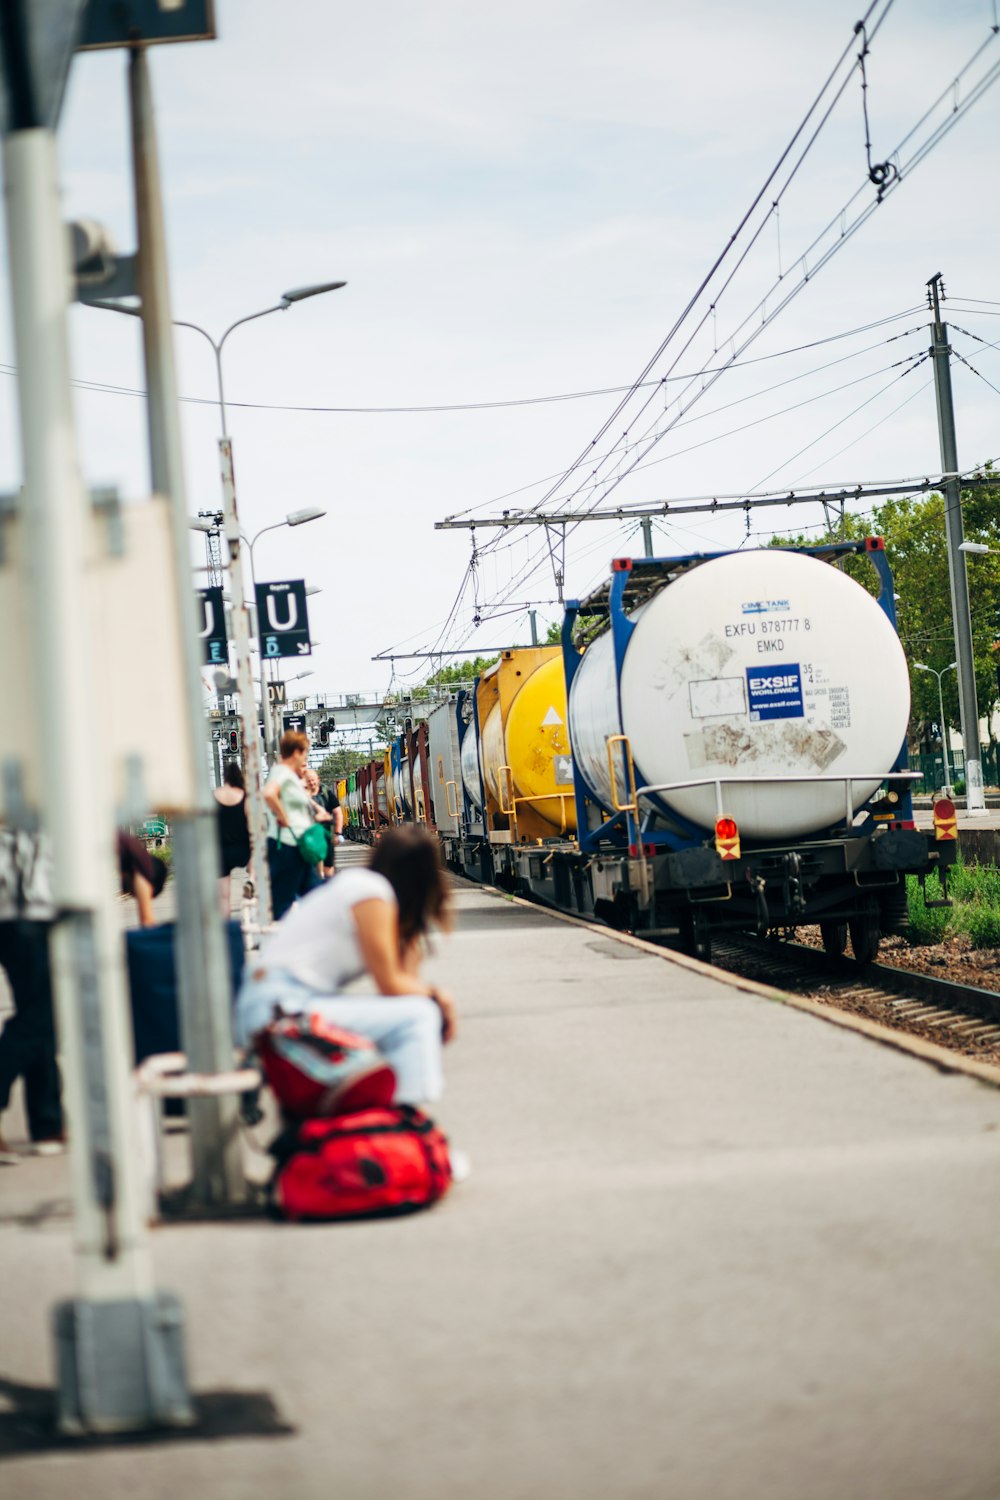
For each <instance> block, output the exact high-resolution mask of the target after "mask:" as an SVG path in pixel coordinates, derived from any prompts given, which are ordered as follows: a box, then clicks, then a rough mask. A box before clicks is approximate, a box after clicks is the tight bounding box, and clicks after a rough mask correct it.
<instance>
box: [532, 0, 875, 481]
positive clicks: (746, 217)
mask: <svg viewBox="0 0 1000 1500" xmlns="http://www.w3.org/2000/svg"><path fill="white" fill-rule="evenodd" d="M877 4H878V0H872V3H871V4H870V5H869V6H868V9H867V10H866V11H865V13H864V17H863V20H864V21H866V22H867V21H868V19H869V17H870V16H871V14H872V12H873V11H874V10H875V9H876V8H877ZM891 4H892V0H887V4H886V5H885V12H884V13H887V12H888V9H889V7H890V6H891ZM852 46H853V37H852V39H851V41H850V42H849V43H848V45H847V46H846V47H845V49H844V51H843V52H842V53H841V55H840V57H838V59H837V61H836V63H835V64H834V66H833V68H832V70H831V72H830V74H829V76H828V77H827V79H826V81H825V82H824V84H823V86H822V88H821V89H820V91H819V93H818V94H817V96H816V98H815V99H814V100H813V102H812V104H811V105H810V106H809V108H808V110H807V111H806V113H805V116H804V117H803V119H802V120H801V121H800V123H799V125H798V127H797V128H796V130H795V132H794V134H793V135H792V138H791V140H790V141H789V142H788V144H787V145H786V146H785V148H784V150H783V151H782V153H781V155H780V156H779V157H778V160H777V162H776V163H775V164H774V166H773V167H772V168H771V171H770V172H769V173H768V175H767V177H766V179H765V181H764V182H763V184H762V185H761V187H760V188H759V189H758V191H757V193H756V194H755V196H754V198H753V200H752V201H751V203H750V206H749V208H747V209H746V210H745V212H744V213H743V216H742V217H741V219H740V220H739V223H738V224H737V226H736V228H735V229H734V230H733V231H732V233H731V234H730V236H729V238H728V240H727V241H726V244H725V245H724V247H723V249H722V250H721V251H720V253H719V254H718V255H717V256H716V258H715V260H714V261H713V263H712V265H711V267H710V268H709V270H708V272H707V274H706V275H705V276H704V277H703V278H702V280H701V282H700V283H699V285H698V287H697V288H696V290H695V291H694V293H693V294H692V296H691V297H690V298H689V300H688V302H687V304H686V305H685V307H684V309H683V310H682V312H681V313H680V315H679V317H678V318H677V319H676V321H675V322H674V324H673V326H672V327H671V329H670V331H669V332H668V334H667V336H666V337H665V338H664V339H663V340H662V342H661V343H660V345H659V347H658V349H657V350H656V352H655V353H654V354H653V356H652V358H651V359H650V360H648V361H647V363H646V365H645V367H644V368H643V370H642V371H641V373H640V374H639V376H638V377H637V379H636V380H635V381H634V382H633V385H632V388H631V390H630V392H629V394H628V395H626V396H624V397H623V398H622V400H621V401H619V402H618V404H617V405H616V406H615V407H614V409H613V410H612V412H611V413H610V415H609V416H608V417H607V418H606V420H605V421H604V423H603V424H602V425H601V427H600V428H599V429H598V431H597V433H596V434H595V435H594V437H592V438H591V440H590V442H589V443H588V444H587V445H586V446H585V447H584V448H583V449H582V451H581V452H580V454H579V455H578V457H577V458H576V459H575V460H574V462H573V463H572V464H570V466H569V468H568V469H566V470H564V472H563V474H562V475H561V477H560V478H559V479H558V480H557V481H556V484H555V485H554V486H553V488H552V489H551V490H548V491H546V493H545V494H544V495H543V496H542V497H541V499H540V500H539V501H538V506H539V507H541V506H543V505H544V504H545V503H546V501H547V500H549V499H551V498H552V495H553V494H554V493H555V491H556V490H557V489H559V488H560V487H561V486H562V485H563V484H565V483H566V481H567V480H568V479H569V477H570V475H572V474H573V473H574V472H575V470H576V469H577V468H579V466H580V465H581V464H583V463H585V462H586V461H587V460H588V458H589V457H590V455H592V453H593V451H594V449H595V448H596V446H597V445H598V444H599V443H600V441H601V439H602V438H603V437H604V435H605V433H607V432H608V430H609V429H610V427H611V426H612V424H613V423H614V422H616V421H617V419H618V417H619V416H620V415H621V413H622V412H623V411H624V410H625V408H626V406H627V404H628V401H629V399H630V397H631V395H634V393H635V391H636V390H638V389H639V388H640V386H641V383H642V382H644V381H645V380H646V379H647V377H648V376H649V374H650V373H651V371H652V370H653V369H654V367H655V366H656V364H657V362H658V361H659V360H660V359H661V358H662V356H663V354H664V353H665V352H666V350H667V348H668V347H669V345H670V343H671V342H672V340H673V339H674V337H675V335H676V334H677V332H678V331H679V330H680V328H681V327H682V326H683V325H684V323H685V322H686V320H687V318H688V316H689V314H690V313H691V312H692V310H693V309H694V307H695V306H696V305H697V303H698V302H699V300H700V299H701V297H702V295H703V294H704V293H705V292H706V291H707V288H708V287H709V286H710V285H711V282H712V280H713V278H714V277H715V275H716V273H717V272H718V271H719V269H720V268H721V267H722V265H723V264H724V263H725V262H726V260H727V259H728V257H729V254H730V251H731V250H732V249H733V246H734V245H735V244H736V241H737V240H738V239H739V237H740V235H741V234H742V233H743V230H744V229H745V228H746V226H747V225H748V224H749V222H750V221H751V219H752V217H753V215H754V213H755V212H756V210H757V208H758V206H759V205H760V203H761V202H762V201H763V199H764V198H765V196H766V194H767V193H768V191H769V190H770V188H771V184H772V183H773V182H774V180H775V178H776V177H777V176H778V174H779V173H780V171H781V169H782V167H783V165H784V163H785V161H786V160H787V159H788V157H789V156H790V155H791V153H792V151H793V150H794V149H795V146H796V143H797V142H798V140H799V139H800V137H801V136H802V134H803V132H804V131H805V130H806V128H807V126H808V124H809V121H810V120H811V119H812V117H813V115H814V114H815V113H816V111H817V110H818V109H819V107H820V105H821V103H822V101H823V98H824V96H825V95H826V93H827V91H828V89H829V88H830V85H831V83H832V82H833V80H834V79H835V78H836V76H837V74H838V73H839V72H840V69H841V68H842V66H843V64H844V60H845V58H846V57H847V56H848V54H849V53H850V50H851V47H852ZM778 201H780V194H779V195H778ZM758 232H759V231H758ZM713 310H714V303H713V304H712V305H711V306H710V308H709V311H708V313H706V317H707V316H710V315H711V312H712V311H713Z"/></svg>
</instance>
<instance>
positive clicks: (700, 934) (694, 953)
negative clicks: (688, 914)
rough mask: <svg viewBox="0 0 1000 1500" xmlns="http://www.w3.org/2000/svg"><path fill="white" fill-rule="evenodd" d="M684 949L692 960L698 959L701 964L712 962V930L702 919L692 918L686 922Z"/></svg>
mask: <svg viewBox="0 0 1000 1500" xmlns="http://www.w3.org/2000/svg"><path fill="white" fill-rule="evenodd" d="M685 947H686V948H687V950H688V952H689V953H690V954H691V957H692V958H700V959H701V961H702V963H703V964H710V963H711V962H712V929H711V927H710V926H709V924H708V923H707V922H706V921H705V920H704V918H702V917H698V916H693V917H692V918H691V919H690V921H689V922H688V929H687V941H686V943H685Z"/></svg>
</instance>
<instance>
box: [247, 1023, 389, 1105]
mask: <svg viewBox="0 0 1000 1500" xmlns="http://www.w3.org/2000/svg"><path fill="white" fill-rule="evenodd" d="M253 1052H254V1055H255V1056H256V1058H257V1061H258V1063H259V1064H260V1070H261V1072H262V1073H263V1075H264V1078H265V1079H266V1081H267V1082H268V1083H269V1084H270V1086H271V1089H272V1091H273V1093H274V1096H275V1098H276V1099H277V1101H278V1103H279V1105H280V1106H281V1109H282V1111H283V1112H284V1114H285V1115H286V1116H287V1117H289V1118H291V1119H295V1120H305V1119H309V1118H311V1117H313V1116H316V1115H321V1116H328V1115H343V1114H350V1113H354V1112H356V1111H357V1110H359V1109H372V1108H377V1107H379V1106H381V1105H387V1104H389V1103H390V1102H391V1100H392V1096H393V1093H394V1091H395V1088H396V1075H395V1073H394V1072H393V1070H392V1068H391V1067H390V1066H389V1064H388V1063H387V1062H386V1060H385V1058H384V1057H383V1056H382V1054H381V1052H379V1050H378V1048H377V1047H376V1046H375V1043H374V1042H372V1041H370V1040H369V1039H368V1037H366V1036H358V1035H357V1034H356V1033H355V1032H353V1031H346V1030H345V1029H344V1028H343V1027H342V1026H333V1025H331V1024H330V1022H329V1021H326V1020H324V1018H323V1017H322V1016H320V1015H317V1014H316V1013H315V1012H313V1013H309V1012H307V1013H305V1014H303V1015H300V1016H282V1017H279V1018H278V1019H277V1020H274V1021H272V1022H271V1024H270V1026H266V1027H265V1028H264V1030H263V1031H260V1032H258V1034H257V1035H256V1036H255V1037H254V1042H253Z"/></svg>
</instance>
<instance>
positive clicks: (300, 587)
mask: <svg viewBox="0 0 1000 1500" xmlns="http://www.w3.org/2000/svg"><path fill="white" fill-rule="evenodd" d="M255 593H256V597H257V629H258V632H259V635H260V654H261V656H262V657H271V658H272V659H273V658H275V657H280V656H295V657H299V656H309V655H311V654H312V644H311V642H310V640H309V616H308V614H307V613H306V586H305V581H304V580H303V579H301V578H296V579H292V580H291V581H289V582H286V583H258V584H257V587H256V590H255Z"/></svg>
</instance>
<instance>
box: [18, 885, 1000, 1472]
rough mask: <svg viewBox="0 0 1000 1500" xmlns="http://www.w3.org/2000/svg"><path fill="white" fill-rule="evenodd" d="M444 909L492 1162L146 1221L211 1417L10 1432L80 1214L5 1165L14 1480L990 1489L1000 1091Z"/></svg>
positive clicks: (47, 1358) (511, 926)
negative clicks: (400, 1194) (423, 1202)
mask: <svg viewBox="0 0 1000 1500" xmlns="http://www.w3.org/2000/svg"><path fill="white" fill-rule="evenodd" d="M457 905H458V910H459V922H458V927H457V931H456V932H455V934H454V935H453V936H452V937H451V938H449V939H447V940H446V941H444V942H442V943H441V944H440V945H439V951H438V953H437V955H436V956H435V958H434V959H433V970H434V973H435V975H436V977H437V978H438V980H439V981H440V982H441V983H443V984H447V985H448V987H449V988H451V989H452V990H453V991H454V993H455V994H456V996H457V997H458V999H459V1001H460V1004H461V1009H462V1031H461V1035H460V1037H459V1039H458V1040H457V1041H456V1043H455V1045H454V1047H453V1048H451V1049H450V1053H449V1058H448V1062H449V1089H448V1094H447V1098H446V1101H445V1103H444V1105H443V1107H442V1109H441V1111H440V1116H441V1118H442V1121H443V1123H444V1124H445V1125H446V1127H447V1128H448V1129H449V1130H450V1132H451V1133H452V1135H453V1137H454V1139H455V1140H456V1142H457V1143H459V1144H460V1145H461V1146H462V1147H463V1148H465V1149H466V1150H467V1151H468V1152H469V1153H470V1154H471V1157H472V1161H473V1167H474V1171H473V1176H472V1177H471V1179H470V1180H469V1181H468V1182H467V1183H465V1184H463V1185H462V1186H460V1187H458V1188H456V1189H455V1190H454V1191H453V1193H452V1194H451V1195H450V1196H449V1197H448V1198H447V1199H446V1200H445V1201H444V1203H442V1204H440V1205H439V1206H438V1207H437V1208H435V1209H434V1210H432V1211H430V1212H428V1213H424V1214H419V1215H416V1216H414V1217H412V1218H408V1219H402V1220H393V1221H382V1222H374V1223H363V1224H352V1225H341V1226H336V1225H331V1226H313V1227H308V1228H293V1227H290V1226H283V1225H278V1224H272V1223H270V1222H265V1221H259V1222H258V1221H253V1222H244V1223H239V1224H203V1225H181V1224H174V1225H168V1226H161V1227H159V1228H157V1229H155V1230H154V1231H153V1234H152V1238H153V1245H154V1251H155V1259H156V1266H157V1272H158V1277H159V1283H160V1285H161V1286H162V1287H163V1288H166V1289H171V1290H174V1291H176V1292H177V1293H178V1294H179V1295H180V1297H181V1299H182V1301H183V1304H184V1307H185V1311H186V1320H187V1344H188V1354H189V1363H190V1372H191V1380H192V1386H193V1389H194V1391H195V1393H196V1395H197V1396H198V1397H199V1399H200V1400H201V1401H202V1403H203V1405H204V1409H205V1410H206V1412H208V1413H210V1414H214V1416H213V1421H209V1422H208V1424H207V1429H206V1432H203V1433H198V1432H196V1433H192V1434H190V1435H188V1436H183V1437H179V1438H177V1439H173V1440H162V1439H156V1440H153V1441H149V1442H144V1443H141V1444H125V1443H119V1444H110V1445H106V1446H95V1447H93V1448H89V1449H73V1448H70V1449H66V1448H61V1449H59V1450H57V1451H51V1450H49V1451H46V1450H44V1449H43V1450H41V1451H32V1452H25V1451H23V1450H22V1449H20V1448H19V1442H18V1432H19V1430H20V1431H22V1432H23V1429H24V1420H23V1418H24V1413H25V1412H26V1411H28V1410H29V1409H30V1408H31V1406H32V1404H33V1403H37V1402H40V1401H42V1400H44V1399H45V1397H44V1392H45V1390H46V1388H48V1387H50V1386H51V1383H52V1358H51V1348H50V1342H49V1336H48V1331H47V1328H48V1315H49V1308H50V1306H51V1304H52V1303H53V1302H54V1301H55V1300H56V1299H58V1298H61V1297H64V1296H66V1295H69V1294H71V1292H72V1289H73V1266H72V1254H71V1221H70V1219H69V1217H68V1205H67V1196H66V1195H67V1175H66V1167H65V1162H63V1161H58V1160H57V1161H51V1160H46V1161H31V1162H28V1161H26V1162H25V1163H24V1164H23V1165H22V1166H19V1167H16V1168H12V1169H7V1170H2V1169H0V1286H2V1289H3V1290H2V1293H0V1297H2V1308H3V1339H2V1346H0V1347H2V1354H0V1494H2V1495H3V1496H5V1497H9V1500H22V1497H23V1500H28V1497H50V1496H52V1497H54V1496H57V1495H59V1496H62V1495H64V1494H70V1495H72V1496H73V1497H74V1500H90V1497H95V1500H97V1497H101V1500H115V1497H118V1496H126V1495H127V1496H129V1497H131V1496H134V1495H141V1496H143V1500H161V1497H162V1500H175V1497H177V1496H182V1495H183V1496H191V1497H202V1496H204V1497H208V1496H211V1497H212V1500H243V1497H251V1496H253V1497H256V1496H268V1497H276V1500H286V1497H287V1500H299V1497H301V1500H312V1497H317V1500H320V1497H322V1500H329V1497H336V1500H543V1497H545V1500H564V1497H565V1500H570V1497H572V1500H647V1497H649V1500H654V1497H655V1500H666V1497H671V1500H673V1497H676V1500H996V1497H997V1496H1000V1441H998V1435H997V1419H996V1412H997V1403H998V1398H1000V1358H998V1356H1000V1290H998V1287H1000V1277H998V1252H997V1246H998V1244H1000V1194H998V1191H997V1187H998V1180H1000V1092H998V1091H997V1090H996V1089H995V1088H992V1087H990V1086H989V1085H987V1084H984V1083H981V1082H977V1081H975V1080H973V1079H971V1078H968V1077H965V1076H961V1075H956V1074H950V1073H942V1072H939V1071H937V1070H936V1069H935V1068H933V1067H932V1066H930V1065H929V1064H927V1063H925V1062H921V1061H918V1060H916V1059H914V1058H912V1057H909V1056H907V1055H905V1054H903V1053H901V1052H899V1051H896V1050H893V1049H892V1048H889V1047H886V1046H882V1045H879V1044H877V1043H875V1042H873V1041H871V1040H868V1039H866V1038H864V1037H861V1036H858V1035H855V1034H853V1033H852V1032H849V1031H845V1030H842V1029H840V1028H837V1027H835V1026H831V1025H828V1024H826V1023H825V1022H824V1021H822V1020H820V1019H817V1018H815V1017H813V1016H811V1015H807V1014H803V1013H801V1012H799V1011H796V1010H795V1009H792V1008H789V1007H787V1006H785V1005H782V1004H780V1003H776V1002H774V1001H771V1000H769V999H767V998H764V997H762V996H759V995H754V994H748V993H746V992H743V991H739V990H736V989H733V988H731V987H730V986H729V985H727V984H725V983H723V982H721V981H720V980H716V979H714V978H712V977H711V976H710V975H707V974H705V973H702V972H698V971H697V970H695V969H693V968H690V967H684V966H682V965H680V964H678V963H676V962H675V961H672V960H671V959H670V958H669V957H668V956H666V955H664V956H660V955H659V954H649V953H646V952H644V951H642V950H640V949H638V948H635V947H630V946H629V945H627V944H624V943H621V942H619V941H617V940H616V939H615V938H614V937H613V936H611V935H610V934H607V935H605V934H603V933H601V932H598V931H595V930H594V929H588V928H586V927H582V926H576V925H573V924H570V923H566V922H563V921H559V920H556V919H554V918H552V917H550V916H548V915H546V914H545V913H543V912H541V911H538V910H533V909H529V908H526V907H525V906H522V905H519V904H517V903H512V902H510V901H508V900H507V899H505V898H504V897H502V896H500V895H498V894H495V893H492V894H491V893H487V892H481V891H476V890H474V889H472V888H469V887H462V888H461V890H460V893H459V895H458V898H457ZM19 1413H20V1416H19ZM213 1422H214V1425H213ZM19 1424H20V1426H19Z"/></svg>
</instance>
